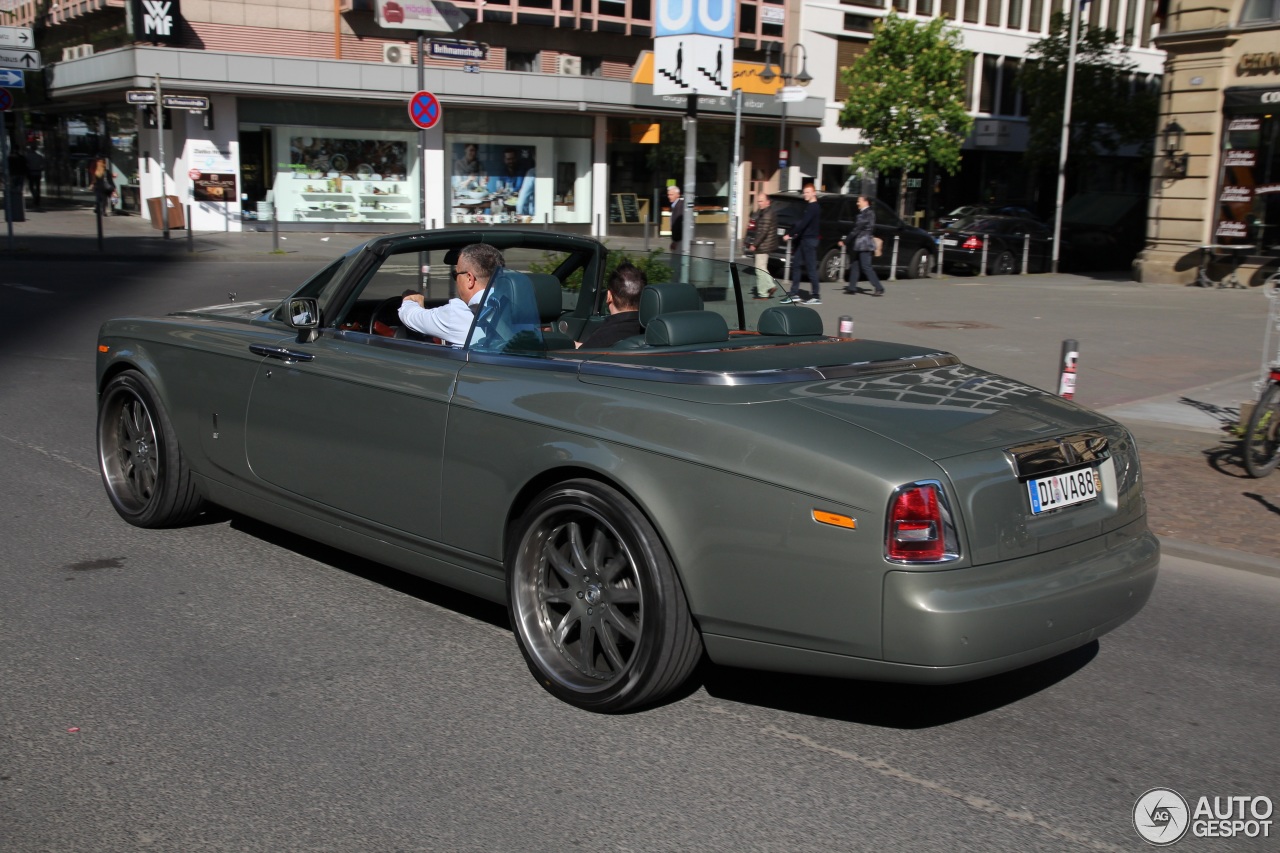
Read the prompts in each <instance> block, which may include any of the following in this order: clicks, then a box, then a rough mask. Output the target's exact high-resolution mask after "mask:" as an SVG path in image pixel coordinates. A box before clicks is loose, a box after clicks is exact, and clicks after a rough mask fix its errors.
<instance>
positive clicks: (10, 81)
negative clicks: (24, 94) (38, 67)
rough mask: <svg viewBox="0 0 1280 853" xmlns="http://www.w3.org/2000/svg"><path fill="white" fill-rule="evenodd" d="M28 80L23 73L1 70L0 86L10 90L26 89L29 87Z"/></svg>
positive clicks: (6, 69)
mask: <svg viewBox="0 0 1280 853" xmlns="http://www.w3.org/2000/svg"><path fill="white" fill-rule="evenodd" d="M26 79H27V78H26V75H25V74H23V73H22V72H21V71H10V70H9V69H8V68H0V86H8V87H9V88H10V89H25V88H26V87H27V83H26Z"/></svg>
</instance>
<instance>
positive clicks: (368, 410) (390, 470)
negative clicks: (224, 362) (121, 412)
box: [245, 247, 465, 540]
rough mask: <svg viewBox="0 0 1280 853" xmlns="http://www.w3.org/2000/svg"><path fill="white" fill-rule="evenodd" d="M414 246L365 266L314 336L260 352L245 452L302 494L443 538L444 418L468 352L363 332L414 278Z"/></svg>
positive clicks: (273, 481) (278, 482)
mask: <svg viewBox="0 0 1280 853" xmlns="http://www.w3.org/2000/svg"><path fill="white" fill-rule="evenodd" d="M412 248H413V251H411V252H409V251H406V252H403V253H400V254H394V253H392V254H389V255H387V256H386V257H385V258H384V259H383V260H381V261H380V262H378V263H376V264H375V265H374V266H373V267H372V268H365V269H363V270H359V271H357V272H356V273H355V275H357V276H358V277H359V278H360V282H359V283H358V284H355V285H352V287H351V291H352V292H350V293H348V292H343V293H341V294H339V296H340V297H341V299H340V300H337V301H336V303H335V304H337V305H338V307H337V308H334V309H330V312H329V313H327V314H326V317H327V319H326V327H325V328H324V329H323V330H321V332H320V334H319V336H318V337H317V338H316V339H315V340H312V341H309V342H290V343H288V345H287V346H284V347H280V348H279V351H277V352H275V353H273V354H271V355H269V356H268V357H267V358H265V359H264V360H263V362H262V364H261V365H260V366H259V368H258V371H257V375H256V377H255V378H254V382H253V387H252V390H251V392H250V395H249V402H248V407H247V412H246V425H245V453H246V457H247V459H248V463H249V466H250V468H251V469H252V471H253V474H254V475H255V476H256V477H257V478H259V479H260V480H261V481H263V482H264V483H267V484H269V485H270V486H271V487H273V488H274V489H276V490H277V491H279V492H281V493H283V494H285V495H288V496H290V497H291V498H292V499H293V500H295V501H297V502H299V503H303V504H307V505H309V506H314V505H319V506H321V507H326V508H328V509H330V510H332V511H334V512H336V513H339V514H348V515H350V516H354V517H356V518H360V519H365V520H368V521H370V522H374V523H376V524H379V525H385V526H387V527H391V528H394V529H396V530H400V531H404V532H405V533H408V534H411V535H413V536H416V537H421V538H424V539H432V540H437V539H438V538H439V516H440V472H441V454H442V448H443V444H444V432H445V424H446V421H447V418H448V412H449V400H450V397H451V396H452V394H453V390H454V387H455V384H456V381H457V376H458V372H459V370H460V369H461V368H462V366H463V365H464V364H465V350H461V349H454V348H451V347H447V346H440V345H437V344H432V343H424V342H419V341H413V340H405V339H395V338H389V337H383V336H381V335H378V334H373V333H370V332H369V331H367V329H368V328H370V327H371V326H372V318H373V316H374V315H375V313H376V314H377V315H378V316H383V314H382V312H381V311H380V310H379V308H380V307H383V306H385V304H386V303H387V302H388V301H390V302H392V303H394V301H395V298H396V295H397V294H396V293H390V294H389V295H388V293H389V291H398V290H400V289H401V288H404V287H405V286H406V285H411V284H412V282H414V280H415V274H416V269H417V264H418V254H417V252H418V247H412ZM384 291H386V292H384Z"/></svg>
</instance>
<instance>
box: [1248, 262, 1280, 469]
mask: <svg viewBox="0 0 1280 853" xmlns="http://www.w3.org/2000/svg"><path fill="white" fill-rule="evenodd" d="M1265 287H1266V291H1265V292H1266V295H1267V299H1269V300H1270V301H1271V310H1270V311H1269V312H1268V316H1267V334H1266V337H1265V338H1264V340H1263V371H1264V377H1265V378H1263V379H1261V380H1259V384H1260V385H1261V388H1260V390H1259V394H1258V402H1257V403H1256V404H1255V405H1254V407H1253V413H1252V414H1250V415H1249V422H1248V424H1246V425H1245V428H1244V437H1243V441H1242V442H1241V449H1242V451H1243V454H1244V467H1245V470H1246V471H1248V472H1249V476H1250V477H1265V476H1267V475H1268V474H1270V473H1271V472H1272V471H1274V470H1275V469H1276V466H1277V465H1280V348H1278V351H1277V352H1275V353H1274V354H1273V353H1272V351H1271V350H1272V346H1271V338H1272V336H1273V335H1274V336H1276V337H1277V339H1278V342H1280V273H1276V274H1275V275H1273V276H1271V277H1270V278H1269V279H1267V283H1266V285H1265ZM1269 358H1270V364H1268V359H1269Z"/></svg>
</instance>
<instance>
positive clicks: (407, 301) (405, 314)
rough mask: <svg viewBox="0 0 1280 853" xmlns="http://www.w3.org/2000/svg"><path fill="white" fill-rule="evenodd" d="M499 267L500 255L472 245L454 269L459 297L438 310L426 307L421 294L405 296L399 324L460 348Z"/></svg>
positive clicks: (462, 253)
mask: <svg viewBox="0 0 1280 853" xmlns="http://www.w3.org/2000/svg"><path fill="white" fill-rule="evenodd" d="M502 265H503V258H502V253H501V252H499V251H498V250H497V249H495V248H494V247H493V246H490V245H489V244H488V243H472V244H471V245H470V246H467V247H465V248H463V249H462V251H461V252H459V253H458V262H457V264H455V265H454V268H453V269H454V272H453V275H454V280H455V283H456V284H457V292H458V295H457V296H455V297H454V298H453V299H450V300H449V301H448V302H446V303H445V304H444V305H441V306H440V307H439V308H427V307H425V302H426V299H425V297H423V295H422V294H421V293H411V294H407V295H406V296H405V298H404V301H403V302H401V303H400V311H399V314H400V322H402V323H404V324H405V326H407V327H408V328H410V329H413V330H414V331H415V332H421V333H422V334H424V335H430V336H432V337H435V338H439V339H440V340H442V341H444V342H445V343H446V344H449V345H450V346H455V347H460V346H463V345H464V344H466V342H467V332H469V331H470V330H471V321H472V320H474V319H475V315H476V314H477V313H478V312H479V311H480V303H481V301H483V300H484V291H485V288H487V287H488V286H489V279H490V278H492V277H493V274H494V272H496V271H497V269H498V267H500V266H502Z"/></svg>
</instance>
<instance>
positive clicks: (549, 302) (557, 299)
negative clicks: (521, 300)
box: [525, 272, 564, 323]
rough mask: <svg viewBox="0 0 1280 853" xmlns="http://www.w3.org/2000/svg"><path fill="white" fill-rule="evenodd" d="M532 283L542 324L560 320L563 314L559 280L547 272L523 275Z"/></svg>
mask: <svg viewBox="0 0 1280 853" xmlns="http://www.w3.org/2000/svg"><path fill="white" fill-rule="evenodd" d="M525 274H526V275H527V276H529V280H530V281H531V282H533V296H534V298H535V299H537V300H538V318H539V319H540V320H541V321H542V322H543V323H551V322H554V321H556V320H558V319H560V315H561V314H563V313H564V296H563V292H562V291H561V289H560V279H558V278H556V277H555V276H554V275H552V274H551V273H549V272H531V273H525Z"/></svg>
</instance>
